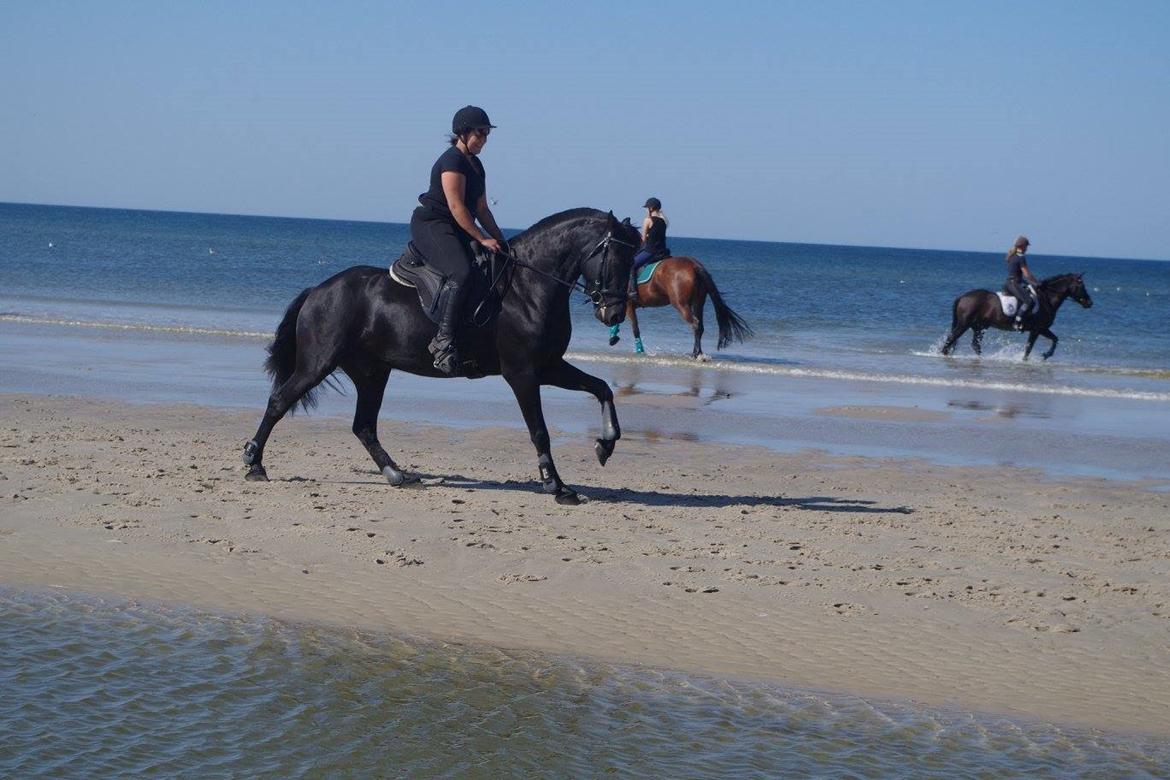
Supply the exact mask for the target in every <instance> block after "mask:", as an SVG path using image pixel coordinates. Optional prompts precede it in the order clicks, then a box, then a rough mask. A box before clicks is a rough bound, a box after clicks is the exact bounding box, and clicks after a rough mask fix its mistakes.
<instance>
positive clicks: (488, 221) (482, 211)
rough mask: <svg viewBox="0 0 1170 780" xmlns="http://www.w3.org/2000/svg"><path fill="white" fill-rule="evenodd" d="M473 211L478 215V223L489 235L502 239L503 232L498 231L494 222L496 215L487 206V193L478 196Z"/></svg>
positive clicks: (497, 226) (498, 227) (501, 240)
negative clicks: (477, 201)
mask: <svg viewBox="0 0 1170 780" xmlns="http://www.w3.org/2000/svg"><path fill="white" fill-rule="evenodd" d="M475 213H476V216H477V217H479V224H481V225H483V226H484V227H485V228H486V229H487V232H488V233H490V234H491V237H492V238H494V239H496V240H497V241H500V242H501V243H502V242H503V241H504V234H503V233H502V232H500V226H499V225H497V224H496V215H495V214H493V213H492V210H491V208H490V207H489V206H488V199H487V193H486V192H485V193H484V194H483V195H480V196H479V203H477V204H475Z"/></svg>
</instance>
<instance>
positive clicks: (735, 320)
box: [609, 256, 752, 361]
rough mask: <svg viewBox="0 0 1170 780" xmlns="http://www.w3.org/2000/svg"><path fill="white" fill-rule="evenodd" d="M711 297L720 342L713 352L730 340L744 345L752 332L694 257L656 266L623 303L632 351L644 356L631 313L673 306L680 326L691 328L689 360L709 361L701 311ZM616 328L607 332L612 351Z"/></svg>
mask: <svg viewBox="0 0 1170 780" xmlns="http://www.w3.org/2000/svg"><path fill="white" fill-rule="evenodd" d="M707 296H711V303H712V305H713V306H714V307H715V321H716V322H717V323H718V325H719V341H718V342H717V343H716V345H715V348H716V349H723V348H724V347H726V346H727V345H728V344H730V343H731V342H732V340H735V341H739V342H741V343H742V342H743V340H744V339H745V338H750V337H751V336H752V329H751V327H749V326H748V324H747V323H746V322H744V320H743V318H742V317H740V316H739V315H738V314H736V313H735V312H734V311H732V310H731V307H730V306H728V305H727V304H726V303H724V302H723V296H721V295H720V294H719V288H717V287H716V286H715V280H714V279H712V278H711V274H710V273H708V271H707V269H706V268H705V267H704V266H703V264H702V263H700V262H699V261H698V260H696V259H695V258H693V257H685V256H680V257H667V258H665V259H664V260H662V261H661V262H659V263H658V267H657V268H655V269H654V274H653V276H651V277H650V279H649V280H648V281H646V282H643V283H642V284H639V285H638V289H637V294H636V295H634V296H631V297H630V299H629V300H628V301H627V302H626V318H627V319H628V320H629V321H630V326H631V327H633V329H634V351H635V352H637V353H639V354H641V353H643V352H645V349H644V348H643V347H642V332H641V330H640V329H639V328H638V315H637V314H635V313H634V310H635V309H637V308H638V307H643V308H655V307H658V306H668V305H669V306H673V307H674V308H675V309H676V310H677V311H678V313H679V316H680V317H682V319H683V322H685V323H686V324H687V325H689V326H690V327H691V331H692V332H693V333H694V335H695V346H694V349H693V350H692V351H691V357H693V358H694V359H695V360H703V361H706V360H709V358H708V357H707V356H706V355H705V354H703V343H702V342H703V307H704V305H705V304H706V302H707ZM619 338H620V337H619V336H618V331H617V326H615V327H614V328H611V329H610V335H609V345H610V346H611V347H612V346H613V345H614V344H616V343H617V342H618V339H619Z"/></svg>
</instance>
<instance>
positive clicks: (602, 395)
mask: <svg viewBox="0 0 1170 780" xmlns="http://www.w3.org/2000/svg"><path fill="white" fill-rule="evenodd" d="M540 383H541V384H544V385H553V386H554V387H559V388H562V389H564V390H581V391H584V392H586V393H589V394H590V395H592V396H593V397H594V398H596V399H597V400H598V402H599V403H600V404H601V436H600V437H598V439H597V444H596V445H594V448H593V449H594V451H595V452H596V453H597V462H598V463H600V464H601V465H602V466H604V465H605V462H606V461H607V460H609V456H610V455H612V454H613V446H614V444H615V443H617V440H618V439H620V438H621V437H622V428H621V426H620V425H619V424H618V418H617V409H615V408H614V405H613V391H612V390H610V389H609V385H607V384H606V383H605V382H604V381H602V380H601V379H598V378H597V377H595V376H593V375H592V374H586V373H585V372H584V371H582V370H581V369H579V368H577V367H576V366H574V365H572V364H570V363H566V362H565V361H564V360H563V359H562V360H561V361H560V362H558V363H556V364H554V365H552V366H550V367H548V368H545V369H544V370H542V371H541V372H540Z"/></svg>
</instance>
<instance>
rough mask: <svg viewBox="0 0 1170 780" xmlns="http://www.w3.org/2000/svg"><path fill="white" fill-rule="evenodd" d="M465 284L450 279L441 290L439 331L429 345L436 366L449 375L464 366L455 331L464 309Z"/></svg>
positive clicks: (457, 371)
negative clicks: (457, 346) (460, 358)
mask: <svg viewBox="0 0 1170 780" xmlns="http://www.w3.org/2000/svg"><path fill="white" fill-rule="evenodd" d="M464 292H465V285H461V284H459V283H458V282H453V281H450V280H448V281H447V282H445V283H444V284H443V289H442V290H440V291H439V332H438V333H436V334H435V337H434V338H433V339H431V343H430V346H428V347H427V349H428V350H430V353H431V354H432V355H434V357H435V368H437V369H439V370H440V371H442V372H443V373H444V374H446V375H447V376H455V375H456V374H458V373H459V369H460V368H461V367H462V362H461V361H460V360H459V350H458V349H457V348H456V346H455V331H456V330H458V327H459V319H460V314H461V313H462V311H463V295H464Z"/></svg>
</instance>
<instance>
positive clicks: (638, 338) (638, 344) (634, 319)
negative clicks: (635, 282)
mask: <svg viewBox="0 0 1170 780" xmlns="http://www.w3.org/2000/svg"><path fill="white" fill-rule="evenodd" d="M636 308H638V307H637V306H635V305H634V303H633V301H631V302H630V303H629V304H628V306H627V308H626V319H628V320H629V321H630V328H631V329H632V330H633V331H634V352H636V353H638V354H639V355H641V354H642V353H644V352H645V351H646V348H645V347H643V346H642V330H641V328H639V327H638V315H637V314H635V313H634V310H635V309H636Z"/></svg>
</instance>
